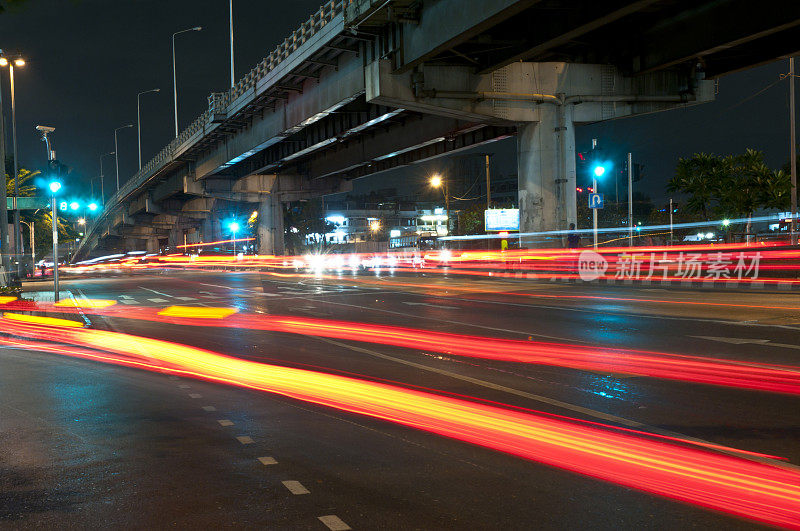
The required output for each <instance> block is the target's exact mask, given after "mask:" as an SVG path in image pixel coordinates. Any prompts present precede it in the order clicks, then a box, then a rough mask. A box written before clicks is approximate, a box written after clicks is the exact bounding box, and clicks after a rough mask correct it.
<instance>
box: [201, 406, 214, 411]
mask: <svg viewBox="0 0 800 531" xmlns="http://www.w3.org/2000/svg"><path fill="white" fill-rule="evenodd" d="M203 409H204V410H205V411H216V410H217V408H215V407H214V406H203Z"/></svg>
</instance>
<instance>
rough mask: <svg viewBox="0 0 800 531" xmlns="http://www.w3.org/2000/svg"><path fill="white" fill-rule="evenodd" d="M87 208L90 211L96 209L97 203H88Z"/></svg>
mask: <svg viewBox="0 0 800 531" xmlns="http://www.w3.org/2000/svg"><path fill="white" fill-rule="evenodd" d="M89 210H91V211H92V212H94V211H95V210H97V203H89Z"/></svg>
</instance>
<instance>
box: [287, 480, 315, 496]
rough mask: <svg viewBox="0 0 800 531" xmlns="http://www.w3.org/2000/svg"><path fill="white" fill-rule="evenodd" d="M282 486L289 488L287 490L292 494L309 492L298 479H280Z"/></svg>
mask: <svg viewBox="0 0 800 531" xmlns="http://www.w3.org/2000/svg"><path fill="white" fill-rule="evenodd" d="M281 483H283V486H284V487H286V488H287V489H289V492H291V493H292V494H310V492H311V491H309V490H308V489H307V488H305V487H304V486H303V485H302V484H301V483H300V482H299V481H281Z"/></svg>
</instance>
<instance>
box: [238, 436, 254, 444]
mask: <svg viewBox="0 0 800 531" xmlns="http://www.w3.org/2000/svg"><path fill="white" fill-rule="evenodd" d="M236 440H237V441H239V442H240V443H242V444H253V442H254V441H253V439H252V437H248V436H247V435H240V436H238V437H236Z"/></svg>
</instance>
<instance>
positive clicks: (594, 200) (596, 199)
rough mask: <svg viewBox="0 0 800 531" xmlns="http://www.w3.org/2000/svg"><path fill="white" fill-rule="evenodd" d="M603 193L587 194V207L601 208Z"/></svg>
mask: <svg viewBox="0 0 800 531" xmlns="http://www.w3.org/2000/svg"><path fill="white" fill-rule="evenodd" d="M603 203H604V198H603V194H597V193H594V194H589V208H603Z"/></svg>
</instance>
